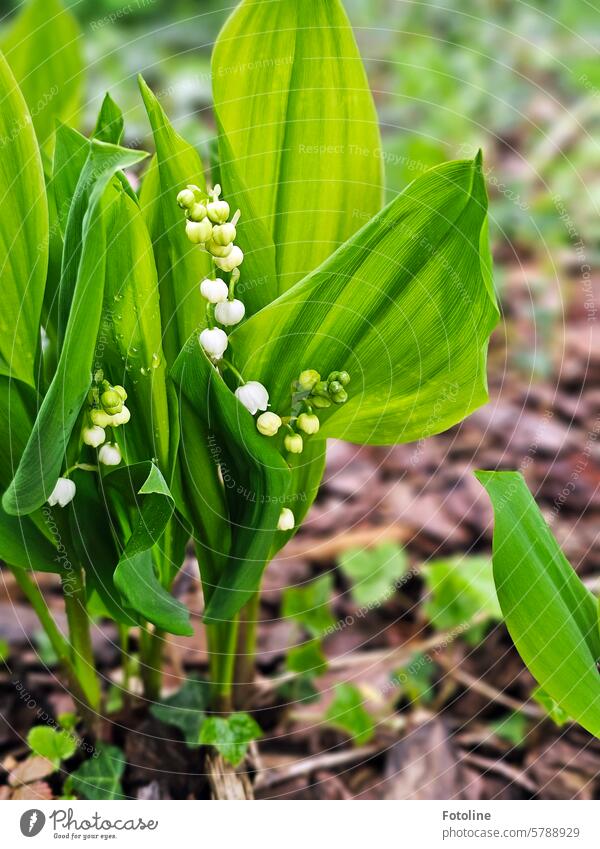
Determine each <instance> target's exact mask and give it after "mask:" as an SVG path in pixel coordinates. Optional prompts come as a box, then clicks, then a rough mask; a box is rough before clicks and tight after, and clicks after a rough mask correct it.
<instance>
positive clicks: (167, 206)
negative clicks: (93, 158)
mask: <svg viewBox="0 0 600 849" xmlns="http://www.w3.org/2000/svg"><path fill="white" fill-rule="evenodd" d="M139 83H140V90H141V92H142V97H143V99H144V105H145V107H146V111H147V113H148V118H149V120H150V124H151V126H152V132H153V135H154V144H155V146H156V161H157V163H158V176H159V181H158V182H157V183H156V182H155V183H154V184H153V186H154V188H155V189H158V190H159V191H160V194H159V198H158V200H157V201H156V202H157V203H158V209H159V211H160V214H159V215H156V214H154V213H155V212H156V210H155V209H154V205H153V204H152V206H153V209H152V214H151V215H150V216H149V219H148V227H149V228H150V233H151V236H152V240H153V243H154V252H155V256H156V267H157V269H158V281H159V286H160V309H161V314H162V326H163V333H164V339H163V346H164V349H165V353H166V355H167V358H168V361H169V363H172V362H174V361H175V358H176V357H177V355H178V353H179V352H180V350H181V349H182V347H183V346H184V345H185V343H186V342H187V340H188V338H189V336H190V334H191V333H192V332H193V331H195V330H197V329H198V328H199V327H204V325H205V303H204V301H203V298H202V296H201V295H200V289H199V285H198V284H199V283H200V281H201V280H203V279H204V277H207V276H208V275H209V273H210V271H211V267H212V266H211V261H210V257H209V254H208V253H207V252H206V251H203V250H200V249H199V248H198V246H197V245H193V244H192V243H191V242H190V241H189V239H188V238H187V236H186V234H185V218H184V216H183V213H182V211H181V209H180V208H179V207H178V205H177V201H176V198H177V193H178V192H179V191H180V190H181V189H182V188H185V186H186V185H187V184H188V183H193V184H194V185H197V186H200V187H204V186H205V182H204V175H203V173H202V163H201V161H200V157H199V156H198V154H197V152H196V151H195V150H194V148H193V147H192V146H191V145H190V144H188V143H187V142H186V141H184V139H182V138H181V136H180V135H178V133H176V132H175V130H174V129H173V127H172V126H171V124H170V123H169V119H168V118H167V116H166V115H165V113H164V111H163V109H162V108H161V106H160V104H159V102H158V100H157V99H156V97H155V96H154V95H153V94H152V92H151V91H150V89H149V88H148V86H147V85H146V83H145V82H144V81H143V79H142V78H141V77H140V78H139ZM143 199H144V201H145V202H146V203H151V202H152V200H153V199H152V198H151V197H149V195H148V193H144V195H143ZM154 228H156V229H154Z"/></svg>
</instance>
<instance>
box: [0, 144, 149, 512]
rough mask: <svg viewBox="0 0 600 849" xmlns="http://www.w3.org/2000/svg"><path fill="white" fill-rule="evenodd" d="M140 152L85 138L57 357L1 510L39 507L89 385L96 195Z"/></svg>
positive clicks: (98, 222) (97, 313)
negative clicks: (87, 141)
mask: <svg viewBox="0 0 600 849" xmlns="http://www.w3.org/2000/svg"><path fill="white" fill-rule="evenodd" d="M144 156H145V154H143V153H138V152H136V151H131V150H126V149H124V148H119V147H116V146H114V145H107V144H104V143H103V142H98V141H93V142H91V144H90V151H89V154H88V159H87V162H86V164H85V167H84V168H83V171H82V172H81V175H80V178H79V181H78V183H77V188H76V192H75V198H74V201H73V204H72V206H71V211H70V213H69V218H68V222H67V229H66V236H65V245H64V252H63V266H62V274H61V285H60V304H59V330H60V323H61V316H62V325H63V327H62V332H61V333H60V334H59V335H60V338H61V339H62V344H61V350H60V359H59V362H58V366H57V369H56V372H55V375H54V378H53V380H52V383H51V385H50V388H49V390H48V392H47V394H46V396H45V398H44V400H43V402H42V405H41V407H40V411H39V413H38V416H37V419H36V421H35V425H34V428H33V431H32V433H31V435H30V437H29V441H28V443H27V446H26V448H25V451H24V452H23V456H22V457H21V461H20V463H19V467H18V469H17V472H16V474H15V477H14V479H13V481H12V483H11V485H10V487H9V488H8V490H7V491H6V492H5V493H4V496H3V499H2V504H3V507H4V509H5V510H6V512H7V513H11V514H13V515H22V514H27V513H31V512H32V511H33V510H35V509H37V508H38V507H41V505H42V504H43V503H44V501H46V500H47V498H48V496H49V495H50V493H51V492H52V490H53V488H54V485H55V483H56V480H57V479H58V477H59V476H60V472H61V469H62V466H63V460H64V454H65V450H66V447H67V444H68V441H69V438H70V436H71V432H72V430H73V427H74V425H75V422H76V421H77V418H78V416H79V413H80V410H81V406H82V404H83V401H84V399H85V397H86V394H87V392H88V390H89V388H90V383H91V379H92V368H93V366H94V356H95V352H96V338H97V334H98V328H99V325H100V317H101V312H102V301H103V295H104V277H105V261H106V233H105V227H104V222H103V218H102V215H101V212H100V204H99V201H100V199H101V197H102V193H103V192H104V189H105V187H106V185H107V183H108V181H109V180H110V178H111V177H112V175H113V174H114V173H115V172H116V171H117V170H119V169H120V168H123V167H127V166H129V165H132V164H134V163H135V162H138V161H140V160H141V159H143V158H144Z"/></svg>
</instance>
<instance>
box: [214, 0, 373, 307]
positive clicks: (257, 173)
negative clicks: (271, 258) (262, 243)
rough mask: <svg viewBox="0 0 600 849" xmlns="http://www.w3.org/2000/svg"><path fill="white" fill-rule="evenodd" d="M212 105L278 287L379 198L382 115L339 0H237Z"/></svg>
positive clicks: (310, 264)
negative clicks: (270, 252) (266, 237)
mask: <svg viewBox="0 0 600 849" xmlns="http://www.w3.org/2000/svg"><path fill="white" fill-rule="evenodd" d="M212 77H213V91H214V102H215V112H216V116H217V122H218V124H219V127H220V129H221V132H222V133H224V134H225V135H226V136H227V139H228V141H229V144H230V146H231V148H232V151H233V157H231V158H230V157H223V152H222V151H221V162H220V176H221V179H222V181H223V185H224V186H227V185H228V183H229V176H228V164H229V162H231V161H232V160H233V159H235V163H236V168H237V169H239V172H240V176H241V178H242V180H243V181H244V183H245V185H246V187H247V188H248V190H249V191H250V193H251V195H252V200H253V202H254V204H255V208H256V211H257V214H258V216H259V217H260V219H261V220H262V222H263V223H264V226H265V227H266V229H267V231H268V232H269V233H270V234H271V235H272V238H273V241H274V243H275V245H276V251H277V254H276V266H277V273H278V275H279V291H280V292H283V291H285V290H286V289H288V288H289V287H290V286H292V285H293V284H294V283H295V282H297V281H298V280H299V279H300V278H301V277H303V276H304V275H305V274H307V273H309V272H311V271H313V269H315V268H316V267H317V266H318V265H319V264H320V263H321V262H322V261H323V260H324V259H326V257H328V256H329V254H331V253H332V252H333V251H334V250H335V249H336V248H337V247H338V245H340V244H341V243H342V242H344V241H345V240H346V239H347V238H348V237H349V236H350V235H352V233H354V232H355V231H356V230H357V229H358V227H359V226H360V225H361V224H362V223H363V222H364V221H366V220H368V219H369V218H370V217H371V216H372V215H374V214H375V212H377V210H378V209H379V208H380V206H381V202H382V180H383V177H382V162H381V156H380V152H381V139H380V137H379V129H378V123H377V116H376V113H375V108H374V105H373V99H372V97H371V92H370V91H369V87H368V83H367V79H366V75H365V71H364V68H363V66H362V62H361V59H360V54H359V52H358V49H357V46H356V43H355V40H354V36H353V34H352V30H351V28H350V25H349V23H348V19H347V17H346V14H345V12H344V9H343V6H342V4H341V2H339V0H279V2H276V3H257V2H256V1H255V0H244V2H242V3H241V4H240V5H239V6H238V8H237V9H236V10H235V12H234V13H233V15H232V16H231V17H230V18H229V20H228V21H227V23H226V24H225V27H224V28H223V30H222V32H221V34H220V35H219V38H218V41H217V43H216V45H215V49H214V53H213V59H212Z"/></svg>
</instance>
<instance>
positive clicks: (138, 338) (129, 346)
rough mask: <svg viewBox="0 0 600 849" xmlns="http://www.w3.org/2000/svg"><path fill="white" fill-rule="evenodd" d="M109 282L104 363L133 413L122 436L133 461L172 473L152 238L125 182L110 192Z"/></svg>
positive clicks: (118, 433)
mask: <svg viewBox="0 0 600 849" xmlns="http://www.w3.org/2000/svg"><path fill="white" fill-rule="evenodd" d="M105 211H106V232H107V251H106V284H105V290H104V306H103V318H102V325H101V336H102V340H103V343H104V345H103V351H102V367H103V369H104V372H105V376H106V377H107V378H108V379H109V380H110V381H111V383H113V384H116V383H119V384H122V385H123V386H124V387H125V389H126V390H127V393H128V397H127V406H128V408H129V410H130V411H131V419H130V421H129V423H128V424H127V427H124V428H119V430H117V431H116V436H117V438H118V440H119V442H120V443H121V444H122V447H123V449H124V451H123V453H124V456H126V457H127V460H128V462H129V463H133V462H139V461H142V460H148V459H150V458H151V457H156V459H157V461H158V463H157V465H158V466H159V468H160V469H161V471H162V472H163V474H164V475H165V476H166V477H168V476H169V474H170V469H169V442H170V440H169V429H170V428H169V405H168V399H167V386H166V364H165V357H164V353H163V349H162V331H161V320H160V305H159V297H158V284H157V278H156V267H155V264H154V254H153V251H152V242H151V240H150V236H149V234H148V231H147V229H146V225H145V223H144V219H143V217H142V214H141V212H140V210H139V207H138V205H137V202H136V201H134V200H132V199H131V197H130V196H129V195H128V193H127V192H126V191H125V190H124V188H123V186H122V184H121V183H119V182H117V180H114V181H113V184H112V185H111V187H110V189H109V190H108V191H107V193H106V206H105Z"/></svg>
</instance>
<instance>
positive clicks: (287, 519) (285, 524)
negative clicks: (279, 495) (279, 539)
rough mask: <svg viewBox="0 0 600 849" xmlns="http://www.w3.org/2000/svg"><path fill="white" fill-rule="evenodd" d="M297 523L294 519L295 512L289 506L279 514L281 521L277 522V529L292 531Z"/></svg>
mask: <svg viewBox="0 0 600 849" xmlns="http://www.w3.org/2000/svg"><path fill="white" fill-rule="evenodd" d="M295 523H296V520H295V519H294V514H293V513H292V511H291V510H290V508H289V507H284V508H283V510H282V511H281V513H280V514H279V521H278V522H277V530H278V531H291V530H292V528H293V527H294V525H295Z"/></svg>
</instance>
